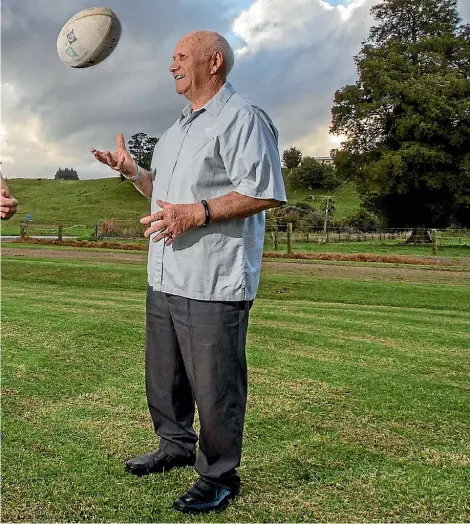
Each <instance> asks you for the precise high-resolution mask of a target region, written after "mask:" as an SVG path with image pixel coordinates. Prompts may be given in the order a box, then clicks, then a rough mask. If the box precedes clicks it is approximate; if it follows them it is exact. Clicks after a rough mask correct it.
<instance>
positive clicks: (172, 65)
mask: <svg viewBox="0 0 470 524" xmlns="http://www.w3.org/2000/svg"><path fill="white" fill-rule="evenodd" d="M178 67H179V66H178V65H176V64H175V62H172V64H171V65H170V73H174V72H175V71H177V70H178Z"/></svg>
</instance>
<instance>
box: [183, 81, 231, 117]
mask: <svg viewBox="0 0 470 524" xmlns="http://www.w3.org/2000/svg"><path fill="white" fill-rule="evenodd" d="M234 93H235V89H233V87H232V85H231V84H230V83H229V82H225V84H224V85H223V86H222V87H221V88H220V89H219V90H218V91H217V93H216V94H215V95H214V96H213V97H212V98H211V99H210V100H209V101H208V102H207V103H206V104H205V105H204V106H203V107H202V108H201V109H199V110H198V111H196V112H199V111H202V110H205V111H207V112H208V113H210V114H211V115H213V116H218V114H219V113H220V111H221V110H222V108H223V107H224V105H225V104H226V103H227V101H228V100H229V99H230V97H231V96H232V95H233V94H234ZM191 111H192V109H191V104H187V105H186V106H185V108H184V109H183V112H182V115H181V116H182V118H186V117H187V116H188V115H189V114H190V113H191Z"/></svg>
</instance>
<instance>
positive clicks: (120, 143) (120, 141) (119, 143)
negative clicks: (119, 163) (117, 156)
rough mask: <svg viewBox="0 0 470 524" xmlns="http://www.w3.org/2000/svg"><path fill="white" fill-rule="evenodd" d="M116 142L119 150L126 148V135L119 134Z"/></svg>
mask: <svg viewBox="0 0 470 524" xmlns="http://www.w3.org/2000/svg"><path fill="white" fill-rule="evenodd" d="M116 143H117V148H118V150H119V149H126V141H125V140H124V135H123V134H122V133H118V134H117V137H116Z"/></svg>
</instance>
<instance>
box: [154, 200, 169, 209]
mask: <svg viewBox="0 0 470 524" xmlns="http://www.w3.org/2000/svg"><path fill="white" fill-rule="evenodd" d="M157 204H158V205H159V206H160V207H161V208H162V209H165V208H166V207H169V206H171V205H172V204H170V203H169V202H165V201H164V200H157Z"/></svg>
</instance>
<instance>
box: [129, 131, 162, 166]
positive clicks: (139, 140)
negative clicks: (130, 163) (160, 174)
mask: <svg viewBox="0 0 470 524" xmlns="http://www.w3.org/2000/svg"><path fill="white" fill-rule="evenodd" d="M157 142H158V138H156V137H152V136H148V135H147V134H146V133H143V132H140V133H136V134H134V135H132V136H131V138H130V139H129V141H128V146H129V153H130V155H131V156H132V158H133V159H134V160H135V162H136V163H137V164H138V165H139V166H140V167H143V168H144V169H146V170H147V171H150V169H151V165H152V157H153V150H154V149H155V145H156V144H157Z"/></svg>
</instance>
